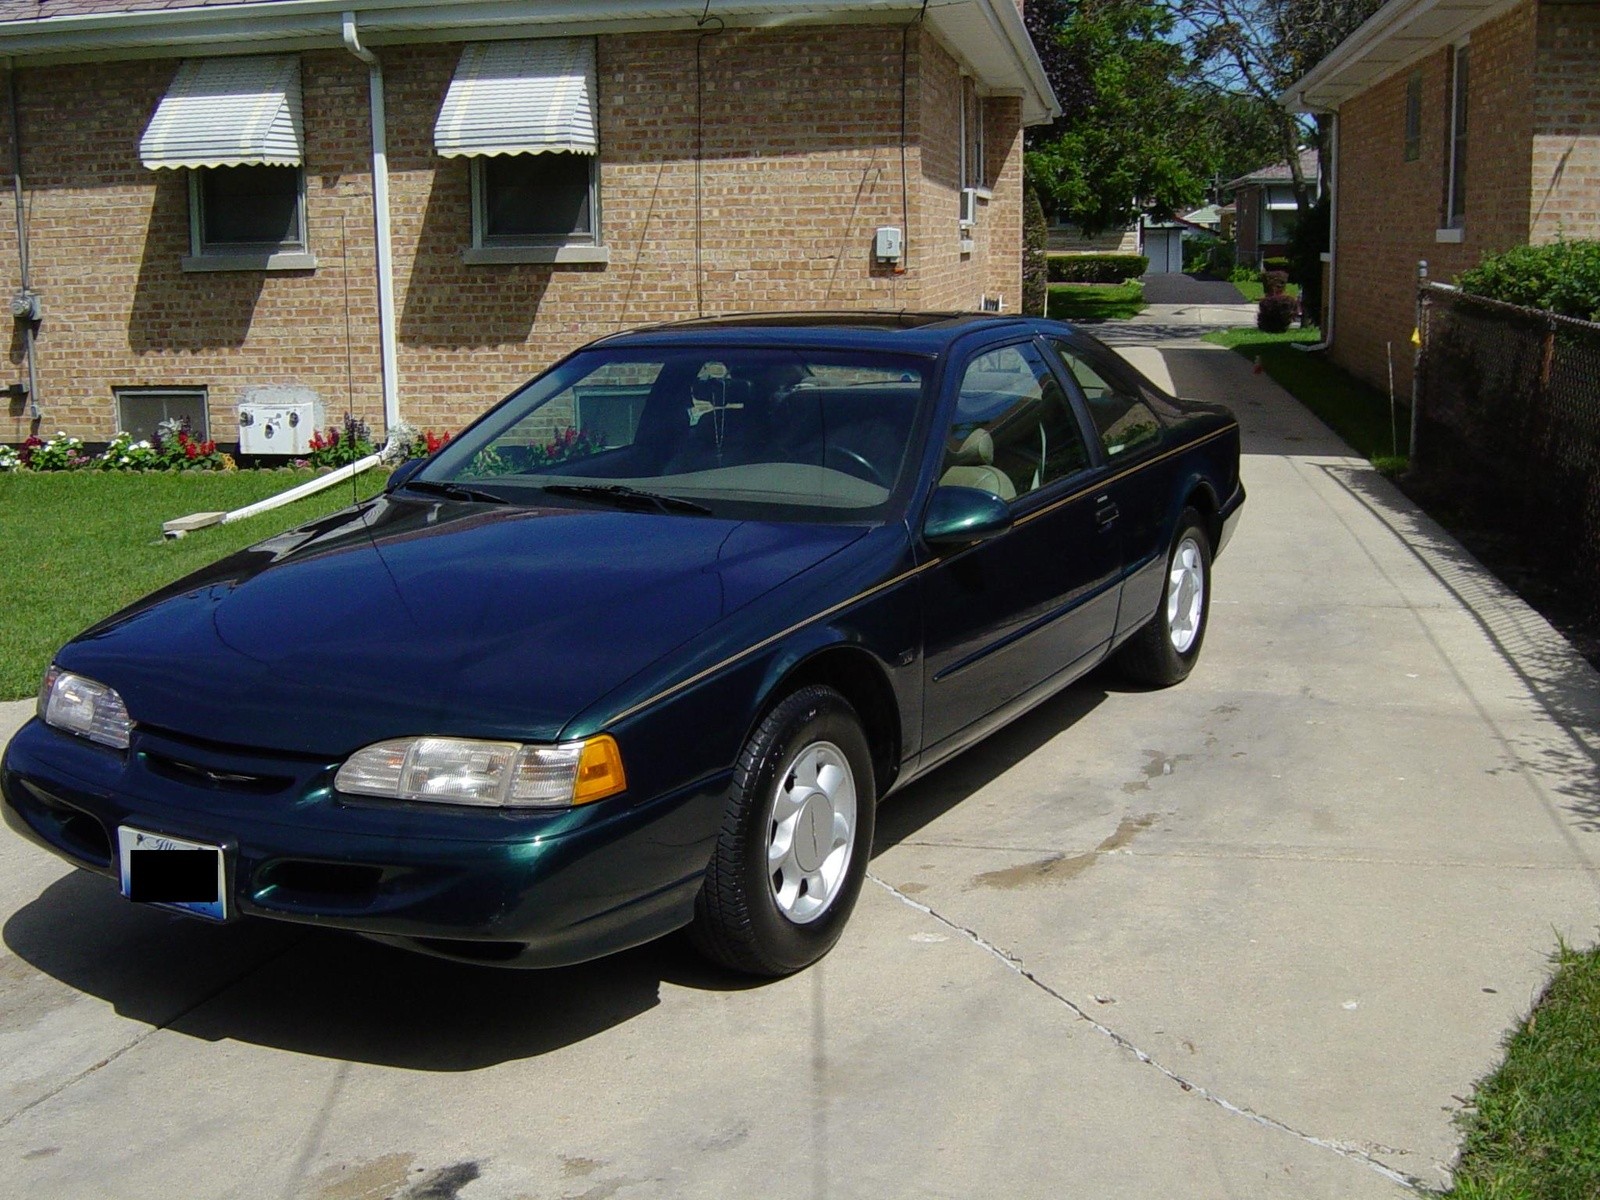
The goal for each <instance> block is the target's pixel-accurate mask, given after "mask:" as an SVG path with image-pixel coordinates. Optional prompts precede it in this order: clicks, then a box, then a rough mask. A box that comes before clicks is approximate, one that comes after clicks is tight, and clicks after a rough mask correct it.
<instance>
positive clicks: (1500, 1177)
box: [1446, 946, 1600, 1200]
mask: <svg viewBox="0 0 1600 1200" xmlns="http://www.w3.org/2000/svg"><path fill="white" fill-rule="evenodd" d="M1555 961H1556V963H1557V967H1558V969H1557V972H1556V976H1555V978H1554V979H1552V980H1551V981H1550V986H1549V987H1548V988H1547V989H1546V990H1545V993H1544V995H1543V996H1542V997H1541V998H1540V1000H1539V1003H1538V1004H1537V1005H1535V1006H1534V1010H1533V1012H1532V1013H1531V1014H1529V1016H1528V1019H1527V1020H1526V1021H1524V1022H1523V1023H1522V1024H1521V1025H1520V1026H1518V1027H1517V1028H1516V1029H1515V1030H1514V1031H1513V1032H1512V1033H1511V1035H1510V1037H1508V1038H1507V1039H1506V1058H1505V1062H1504V1063H1502V1064H1501V1066H1500V1068H1499V1069H1498V1070H1497V1071H1495V1072H1494V1074H1492V1075H1490V1076H1488V1077H1487V1078H1486V1079H1483V1080H1481V1081H1480V1082H1479V1083H1478V1086H1477V1089H1476V1091H1475V1093H1474V1095H1473V1098H1472V1108H1471V1109H1470V1110H1468V1113H1467V1115H1466V1117H1465V1118H1464V1120H1463V1122H1462V1125H1463V1128H1464V1131H1465V1133H1466V1141H1465V1143H1464V1144H1463V1146H1462V1149H1461V1162H1460V1164H1459V1165H1458V1166H1457V1167H1456V1172H1455V1186H1454V1188H1453V1189H1452V1190H1451V1191H1450V1192H1448V1193H1446V1194H1447V1195H1449V1196H1451V1197H1454V1198H1455V1200H1565V1198H1567V1197H1571V1198H1572V1200H1579V1198H1580V1197H1582V1198H1583V1200H1590V1198H1592V1197H1595V1196H1600V948H1591V949H1589V950H1583V951H1576V950H1571V949H1569V948H1568V947H1566V946H1562V947H1561V948H1560V949H1559V950H1558V951H1557V953H1556V956H1555Z"/></svg>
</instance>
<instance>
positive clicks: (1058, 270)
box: [1046, 254, 1150, 283]
mask: <svg viewBox="0 0 1600 1200" xmlns="http://www.w3.org/2000/svg"><path fill="white" fill-rule="evenodd" d="M1046 269H1047V272H1048V274H1049V276H1050V282H1051V283H1124V282H1126V281H1127V280H1129V279H1137V278H1139V276H1141V275H1143V274H1144V273H1145V272H1146V271H1148V270H1149V269H1150V260H1149V259H1148V258H1146V257H1145V256H1144V255H1142V254H1052V255H1050V257H1049V259H1048V260H1047V268H1046Z"/></svg>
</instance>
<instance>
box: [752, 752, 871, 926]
mask: <svg viewBox="0 0 1600 1200" xmlns="http://www.w3.org/2000/svg"><path fill="white" fill-rule="evenodd" d="M855 840H856V780H855V775H854V774H853V773H852V772H851V770H850V760H849V759H847V758H846V757H845V756H844V751H843V750H840V749H839V747H837V746H835V745H834V744H833V743H832V742H812V743H810V744H809V745H807V746H805V747H804V748H802V749H801V750H800V752H799V753H798V754H796V755H795V756H794V758H793V759H792V760H790V763H789V765H788V767H787V768H785V769H784V772H783V774H782V776H780V777H779V780H778V786H777V788H776V790H775V791H774V793H773V797H772V812H771V816H770V817H769V819H768V822H767V880H768V885H769V886H770V887H771V889H772V898H773V900H774V901H775V902H776V903H777V905H778V911H779V912H781V913H783V915H784V916H786V917H788V918H789V920H791V921H793V922H794V923H795V924H797V925H805V924H808V923H809V922H811V921H815V920H816V919H817V918H818V917H820V916H822V914H823V913H825V912H827V911H828V906H829V905H831V904H832V903H833V901H834V898H835V897H837V896H838V894H839V891H840V887H841V884H842V883H843V882H844V878H845V871H846V868H848V867H849V865H850V856H851V854H853V853H854V852H855Z"/></svg>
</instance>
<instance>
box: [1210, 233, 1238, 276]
mask: <svg viewBox="0 0 1600 1200" xmlns="http://www.w3.org/2000/svg"><path fill="white" fill-rule="evenodd" d="M1236 263H1237V256H1236V252H1235V250H1234V246H1233V243H1232V242H1224V241H1221V240H1218V241H1214V242H1212V243H1211V244H1210V245H1209V246H1208V247H1207V248H1206V265H1205V269H1206V274H1208V275H1215V276H1217V277H1219V278H1221V279H1231V278H1232V277H1233V272H1234V271H1236V270H1237V269H1238V267H1237V266H1236Z"/></svg>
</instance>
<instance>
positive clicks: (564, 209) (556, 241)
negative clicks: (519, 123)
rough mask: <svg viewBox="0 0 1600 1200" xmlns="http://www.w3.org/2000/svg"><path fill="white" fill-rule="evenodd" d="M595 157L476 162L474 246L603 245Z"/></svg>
mask: <svg viewBox="0 0 1600 1200" xmlns="http://www.w3.org/2000/svg"><path fill="white" fill-rule="evenodd" d="M597 163H598V159H597V157H596V156H595V155H593V154H497V155H492V156H487V157H477V158H474V159H473V160H472V210H473V222H472V244H473V246H474V247H475V248H478V249H488V248H494V247H515V246H567V245H579V246H594V245H598V244H599V241H600V237H599V222H598V220H597V219H596V218H597V217H598V214H599V208H600V205H599V196H598V190H599V189H598V186H597V185H598V179H597V175H598V171H597V169H596V166H597Z"/></svg>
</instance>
